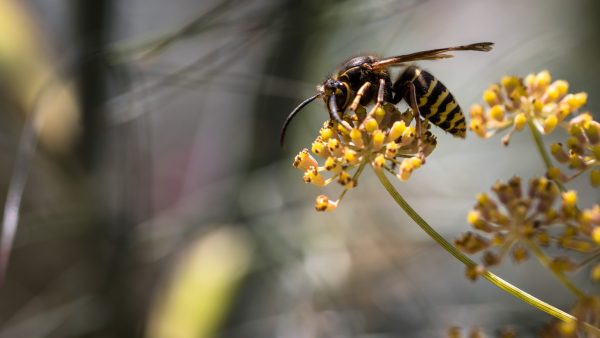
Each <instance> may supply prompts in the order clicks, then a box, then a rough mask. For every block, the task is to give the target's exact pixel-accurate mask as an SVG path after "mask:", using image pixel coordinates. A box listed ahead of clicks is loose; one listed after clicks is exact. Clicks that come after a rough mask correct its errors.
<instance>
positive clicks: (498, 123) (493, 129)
mask: <svg viewBox="0 0 600 338" xmlns="http://www.w3.org/2000/svg"><path fill="white" fill-rule="evenodd" d="M568 91H569V84H568V83H567V81H564V80H556V81H554V82H553V81H552V77H551V75H550V73H549V72H548V71H542V72H540V73H538V74H529V75H527V76H526V77H525V79H522V78H519V77H516V76H504V77H503V78H502V79H501V81H500V83H494V84H492V85H491V86H490V87H489V88H488V89H487V90H486V91H485V92H484V93H483V100H484V101H485V103H486V107H484V105H480V104H477V105H474V106H472V107H471V109H470V115H471V123H470V129H471V130H472V131H473V132H474V133H475V134H477V135H478V136H480V137H482V138H488V137H491V136H492V135H494V134H496V133H497V132H499V131H502V130H505V129H508V128H511V130H510V132H509V133H508V134H507V135H506V136H505V137H504V138H503V139H502V142H503V143H504V144H505V145H507V144H508V142H509V140H510V136H511V135H512V133H513V132H514V131H521V130H523V128H524V127H525V125H526V124H527V123H528V121H529V122H531V123H533V125H534V126H535V127H536V128H537V129H538V130H539V131H540V132H542V133H543V134H549V133H551V132H552V131H553V130H554V129H555V128H556V126H557V125H558V124H559V123H561V122H562V121H563V120H564V119H565V118H566V117H567V116H569V115H570V114H572V113H576V112H578V110H579V108H581V107H582V106H583V105H585V104H586V102H587V94H586V93H584V92H580V93H576V94H570V93H569V92H568Z"/></svg>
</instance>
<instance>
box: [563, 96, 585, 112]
mask: <svg viewBox="0 0 600 338" xmlns="http://www.w3.org/2000/svg"><path fill="white" fill-rule="evenodd" d="M565 100H566V102H567V104H568V105H569V107H570V108H571V110H577V109H579V108H580V107H581V106H583V105H585V104H586V102H587V93H585V92H581V93H577V94H569V95H567V96H565Z"/></svg>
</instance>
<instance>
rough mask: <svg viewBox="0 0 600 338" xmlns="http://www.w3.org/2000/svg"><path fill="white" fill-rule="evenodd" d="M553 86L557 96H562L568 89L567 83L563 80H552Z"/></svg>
mask: <svg viewBox="0 0 600 338" xmlns="http://www.w3.org/2000/svg"><path fill="white" fill-rule="evenodd" d="M553 87H555V88H556V90H557V91H558V95H559V96H563V95H565V94H566V93H567V92H568V91H569V83H568V82H567V81H565V80H556V81H554V84H553Z"/></svg>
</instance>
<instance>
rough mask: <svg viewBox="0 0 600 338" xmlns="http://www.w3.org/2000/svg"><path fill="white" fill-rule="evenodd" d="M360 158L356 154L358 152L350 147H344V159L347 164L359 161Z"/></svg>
mask: <svg viewBox="0 0 600 338" xmlns="http://www.w3.org/2000/svg"><path fill="white" fill-rule="evenodd" d="M359 160H360V158H359V156H358V153H357V152H356V151H354V150H352V149H350V148H346V149H344V161H345V162H346V163H347V164H348V165H351V166H352V165H355V164H357V163H358V162H359Z"/></svg>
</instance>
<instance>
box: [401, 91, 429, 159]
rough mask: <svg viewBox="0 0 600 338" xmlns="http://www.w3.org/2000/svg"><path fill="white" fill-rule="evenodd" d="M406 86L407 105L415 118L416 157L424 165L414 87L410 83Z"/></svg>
mask: <svg viewBox="0 0 600 338" xmlns="http://www.w3.org/2000/svg"><path fill="white" fill-rule="evenodd" d="M406 85H407V86H408V91H409V95H410V102H409V105H410V107H411V109H412V112H413V117H414V118H415V129H416V134H417V135H416V137H417V147H418V149H419V153H418V156H419V158H420V159H421V161H422V162H423V163H425V148H424V146H423V135H422V129H421V128H422V126H421V112H420V111H419V105H418V104H417V91H416V89H415V85H414V84H413V83H412V82H408V83H407V84H406Z"/></svg>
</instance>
